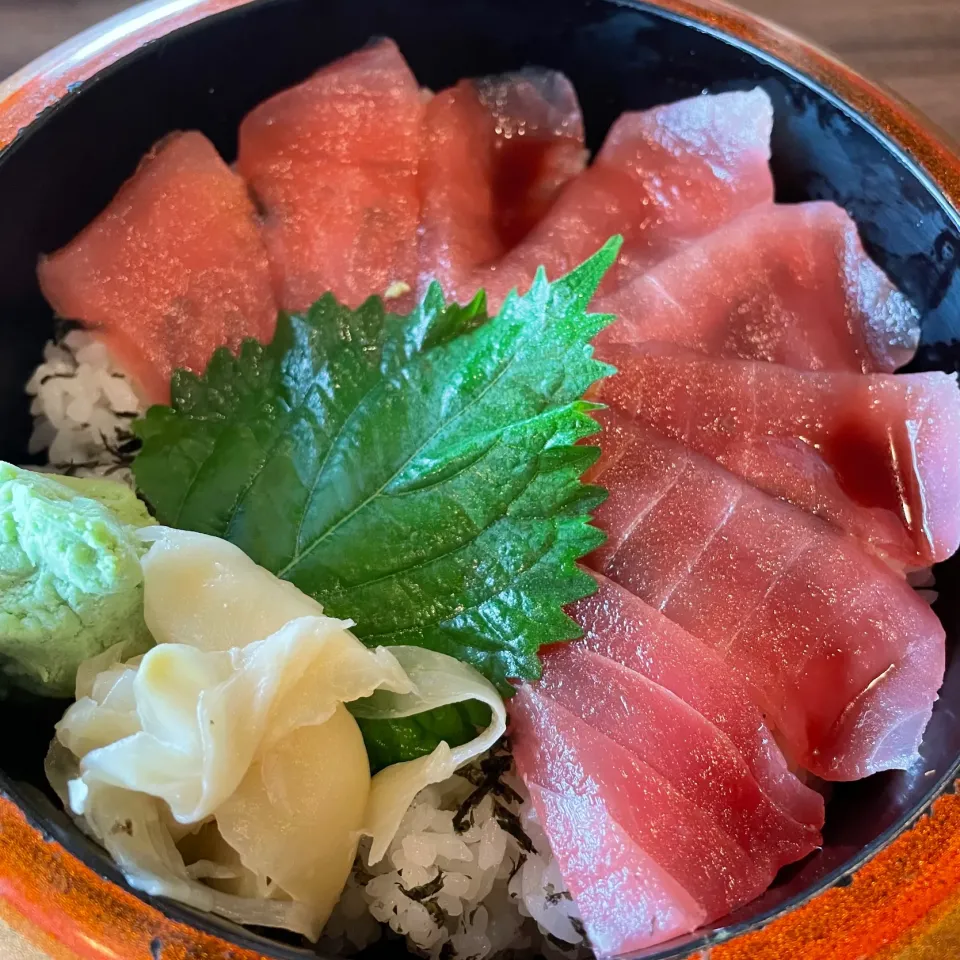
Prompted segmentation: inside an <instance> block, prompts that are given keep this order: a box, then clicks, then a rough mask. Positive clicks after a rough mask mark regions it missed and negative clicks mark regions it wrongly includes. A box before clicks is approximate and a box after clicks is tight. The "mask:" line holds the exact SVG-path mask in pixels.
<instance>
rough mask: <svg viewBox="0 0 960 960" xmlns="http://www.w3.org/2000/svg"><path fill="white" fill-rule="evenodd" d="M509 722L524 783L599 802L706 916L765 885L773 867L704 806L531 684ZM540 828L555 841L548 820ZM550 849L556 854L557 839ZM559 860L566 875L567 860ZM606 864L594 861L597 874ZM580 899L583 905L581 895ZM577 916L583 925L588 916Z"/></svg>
mask: <svg viewBox="0 0 960 960" xmlns="http://www.w3.org/2000/svg"><path fill="white" fill-rule="evenodd" d="M510 729H511V743H512V745H513V751H514V758H515V759H516V763H517V770H518V771H519V773H520V775H521V777H522V778H523V780H524V782H525V783H526V784H527V785H528V787H530V788H531V789H534V788H540V789H542V790H549V791H551V792H552V793H554V794H557V795H559V796H561V797H570V798H576V799H577V800H580V801H584V800H586V801H589V802H590V804H591V805H592V806H594V807H599V808H600V809H602V810H603V811H604V812H605V814H606V816H607V817H609V819H610V820H611V821H612V822H613V823H615V824H617V825H618V826H619V828H620V830H622V832H623V833H624V834H626V836H628V837H629V838H630V839H631V840H632V841H633V843H634V844H636V846H637V847H639V849H641V850H642V851H643V852H644V854H646V855H647V857H649V858H650V859H651V860H652V861H653V862H654V863H655V864H657V866H659V867H660V869H661V870H663V871H664V872H665V873H666V874H667V875H668V876H670V877H671V878H672V879H673V880H674V881H675V882H676V883H677V884H679V885H680V887H682V889H683V890H685V891H686V893H687V894H688V895H689V896H690V898H692V899H693V900H694V901H695V902H696V903H697V904H699V906H700V907H702V909H703V911H704V913H705V915H706V920H707V921H710V920H714V919H717V918H719V917H722V916H725V915H726V914H727V913H729V912H730V911H731V910H733V909H734V908H735V907H737V906H740V905H741V904H744V903H748V902H749V901H750V900H752V899H754V898H755V897H756V896H758V895H759V894H760V893H762V892H763V891H764V890H765V889H766V888H767V886H768V885H769V883H770V881H771V879H772V874H770V873H769V872H767V871H764V870H763V869H761V868H760V867H758V865H757V864H756V863H755V862H754V861H753V860H752V859H751V857H750V856H749V855H748V853H747V852H746V851H745V850H744V849H743V848H742V847H741V846H740V845H739V844H738V843H736V842H735V841H734V840H733V839H732V838H731V837H730V836H729V835H728V834H726V833H725V832H724V831H723V830H722V829H721V827H720V826H719V825H718V824H717V822H716V821H715V820H714V819H713V818H712V817H711V816H710V815H709V814H706V813H705V812H704V811H703V810H701V809H700V808H699V807H697V806H696V805H695V804H694V803H691V802H690V801H689V800H687V799H686V798H685V797H684V796H682V795H681V794H680V793H679V792H678V791H677V790H675V789H674V788H673V787H672V786H671V785H670V783H669V782H668V781H667V780H666V779H665V778H664V777H662V776H661V775H660V774H659V773H657V772H656V771H655V770H654V769H653V768H652V767H650V766H649V765H647V764H646V763H644V762H643V761H642V760H640V759H639V758H638V757H637V756H636V755H635V754H634V753H632V752H630V751H629V750H626V749H625V748H624V747H622V746H620V744H618V743H616V742H615V741H614V740H612V739H610V738H609V737H607V736H605V735H604V734H603V733H601V732H600V731H599V730H597V729H596V728H594V727H592V726H591V725H590V724H589V723H587V722H585V721H583V720H581V719H580V718H579V717H578V716H576V715H575V714H573V713H571V712H570V711H568V710H566V709H565V708H563V707H562V706H560V705H559V704H558V703H557V702H556V701H555V700H553V699H552V698H550V697H549V696H546V695H545V694H544V693H543V692H542V691H540V690H539V689H538V688H537V686H536V685H533V684H524V685H523V686H522V687H521V688H520V690H519V691H518V692H517V694H516V695H515V696H514V697H513V699H512V700H511V702H510ZM537 812H538V815H539V814H540V811H539V810H538V811H537ZM546 830H547V835H548V837H549V838H550V840H551V845H553V844H554V842H555V841H554V837H553V832H552V831H551V830H550V827H549V822H548V824H547V825H546ZM576 840H577V841H578V842H582V841H583V838H582V837H579V836H578V837H577V838H576ZM558 846H560V845H559V844H558ZM554 854H555V855H557V856H558V857H559V854H557V848H556V847H554ZM559 866H560V869H561V872H562V873H563V874H564V879H567V878H568V874H569V872H570V864H569V863H564V862H560V863H559ZM606 866H607V865H606V864H603V863H601V864H596V865H595V866H594V868H593V869H594V870H595V871H596V872H597V874H598V876H597V880H598V881H602V879H603V875H604V873H606ZM581 882H583V880H581ZM578 906H581V909H582V905H581V904H580V903H579V901H578ZM583 919H584V921H585V923H586V924H587V925H588V930H589V929H590V923H591V920H590V918H587V917H584V918H583ZM598 919H599V918H598ZM642 919H643V918H640V917H638V921H640V920H642ZM600 922H602V920H600Z"/></svg>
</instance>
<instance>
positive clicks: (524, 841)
mask: <svg viewBox="0 0 960 960" xmlns="http://www.w3.org/2000/svg"><path fill="white" fill-rule="evenodd" d="M496 818H497V823H498V824H500V829H501V830H503V831H505V832H506V833H509V834H510V836H511V837H513V839H514V840H516V842H517V846H518V847H520V849H521V850H522V851H523V852H524V853H531V854H532V853H536V852H537V848H536V847H535V846H534V845H533V841H532V840H531V839H530V838H529V837H528V836H527V834H526V832H525V831H524V829H523V826H522V825H521V823H520V818H519V817H518V816H517V815H516V814H515V813H514V812H513V811H512V810H507V809H506V808H505V807H498V809H497V813H496Z"/></svg>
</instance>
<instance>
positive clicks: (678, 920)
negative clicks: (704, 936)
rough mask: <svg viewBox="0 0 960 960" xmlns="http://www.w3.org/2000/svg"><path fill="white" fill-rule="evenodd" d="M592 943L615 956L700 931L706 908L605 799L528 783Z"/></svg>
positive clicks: (604, 953)
mask: <svg viewBox="0 0 960 960" xmlns="http://www.w3.org/2000/svg"><path fill="white" fill-rule="evenodd" d="M529 790H530V800H531V802H532V803H533V805H534V809H535V810H536V812H537V817H538V819H539V820H540V822H541V823H542V825H543V828H544V830H545V832H546V834H547V836H548V837H549V838H550V842H551V847H552V850H553V854H554V856H555V857H556V858H557V861H558V863H559V864H561V872H562V874H563V876H564V879H565V881H566V884H567V887H568V888H569V889H570V892H571V893H572V894H573V897H574V900H575V901H576V904H577V910H578V911H579V913H580V917H581V918H582V920H583V923H584V928H585V929H586V932H587V936H588V937H589V938H590V946H591V947H592V948H593V950H594V952H595V953H596V955H597V956H598V957H617V956H623V955H625V954H629V953H632V952H633V951H635V950H642V949H644V948H645V947H652V946H655V945H656V944H658V943H663V942H664V941H666V940H672V939H673V938H674V937H678V936H680V935H681V934H684V933H689V932H690V931H692V930H696V929H697V927H699V926H701V925H702V924H703V923H704V922H705V921H706V916H707V915H706V911H704V909H703V908H702V907H701V906H700V905H699V904H698V903H697V902H696V901H695V900H694V899H693V898H692V897H691V896H690V894H689V893H687V892H686V890H684V889H683V887H681V886H680V884H678V883H677V881H676V880H674V879H673V877H671V876H670V875H669V874H668V873H666V872H665V871H664V870H662V869H661V868H660V867H659V866H658V865H657V863H656V862H655V861H654V860H652V859H651V858H650V857H649V856H648V855H647V854H646V853H644V852H643V850H642V849H641V848H640V847H638V846H637V844H636V843H635V842H634V840H633V839H632V838H631V837H630V835H629V834H628V833H627V832H626V831H625V830H624V829H623V827H622V826H620V824H619V823H617V821H616V820H615V819H613V817H612V816H611V815H610V813H609V812H608V811H607V810H606V808H605V806H604V804H603V803H602V802H599V803H598V802H595V801H593V800H591V799H588V798H586V797H580V796H572V795H568V794H560V793H555V792H554V791H552V790H546V789H544V788H543V787H539V786H537V785H536V784H530V785H529Z"/></svg>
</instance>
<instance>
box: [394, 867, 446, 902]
mask: <svg viewBox="0 0 960 960" xmlns="http://www.w3.org/2000/svg"><path fill="white" fill-rule="evenodd" d="M442 889H443V871H442V870H438V872H437V875H436V876H435V877H434V878H433V879H432V880H428V881H427V882H426V883H421V884H420V886H419V887H411V888H410V889H409V890H404V891H403V892H404V893H405V894H406V895H407V896H408V897H409V898H410V899H411V900H416V901H417V902H418V903H422V902H423V901H424V900H429V899H430V898H431V897H435V896H436V895H437V894H438V893H439V892H440V891H441V890H442Z"/></svg>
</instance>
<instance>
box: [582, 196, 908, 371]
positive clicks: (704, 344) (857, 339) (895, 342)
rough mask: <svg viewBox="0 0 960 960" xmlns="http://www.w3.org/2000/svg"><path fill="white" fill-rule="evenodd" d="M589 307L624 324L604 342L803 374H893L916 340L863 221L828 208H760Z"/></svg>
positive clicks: (808, 205) (902, 299)
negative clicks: (871, 254)
mask: <svg viewBox="0 0 960 960" xmlns="http://www.w3.org/2000/svg"><path fill="white" fill-rule="evenodd" d="M593 306H594V308H595V309H596V310H599V311H602V312H604V313H613V314H616V315H617V317H618V318H619V319H618V322H617V323H615V324H613V325H612V326H611V327H609V328H608V329H607V330H606V331H605V332H604V334H603V335H602V340H603V342H628V343H639V342H643V341H650V340H654V341H660V342H663V343H672V344H676V345H678V346H682V347H686V348H688V349H690V350H697V351H699V352H701V353H705V354H709V355H711V356H718V357H739V358H741V359H744V360H766V361H770V362H773V363H782V364H786V365H787V366H791V367H797V368H799V369H803V370H849V371H857V372H862V373H872V372H887V373H889V372H892V371H893V370H895V369H897V367H900V366H902V365H903V364H905V363H907V362H908V361H909V360H910V358H911V357H912V356H913V354H914V351H915V350H916V347H917V342H918V338H919V333H920V329H919V325H918V316H917V312H916V310H915V309H914V308H913V306H912V305H911V304H910V302H909V301H908V300H907V299H906V297H904V296H903V294H901V293H900V292H898V291H897V290H896V289H895V288H894V286H893V285H892V284H891V283H890V281H889V280H888V279H887V278H886V276H885V275H884V274H883V272H882V271H881V270H880V268H879V267H877V266H876V264H874V263H873V262H872V261H871V260H870V259H869V258H868V257H867V255H866V253H865V252H864V250H863V246H862V245H861V243H860V238H859V235H858V233H857V227H856V224H855V223H854V222H853V221H852V220H851V219H850V217H849V216H848V215H847V214H846V212H845V211H843V210H842V209H841V208H840V207H838V206H836V205H835V204H832V203H822V202H817V203H804V204H797V205H777V206H764V207H759V208H757V209H756V210H753V211H752V212H751V213H748V214H747V215H746V216H744V217H741V218H740V219H738V220H735V221H733V222H731V223H728V224H726V225H725V226H723V227H722V228H721V229H719V230H717V231H716V232H713V233H709V234H706V235H705V236H704V237H703V239H702V240H700V241H699V242H698V243H696V244H692V245H689V246H687V247H686V248H685V249H683V250H681V251H680V252H679V253H677V254H676V255H675V256H673V257H671V258H670V259H668V260H665V261H663V262H662V263H660V264H659V265H657V266H655V267H654V268H653V269H651V270H649V271H646V270H645V269H643V268H642V269H640V270H637V271H636V272H635V273H634V276H633V279H632V280H631V281H630V282H627V283H624V284H622V285H621V286H620V287H619V288H618V289H617V290H616V291H615V292H613V293H611V294H610V295H609V296H603V297H600V298H599V299H598V300H597V301H595V302H594V305H593Z"/></svg>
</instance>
